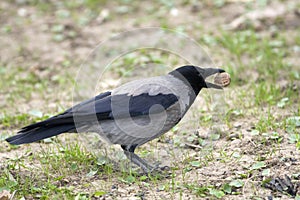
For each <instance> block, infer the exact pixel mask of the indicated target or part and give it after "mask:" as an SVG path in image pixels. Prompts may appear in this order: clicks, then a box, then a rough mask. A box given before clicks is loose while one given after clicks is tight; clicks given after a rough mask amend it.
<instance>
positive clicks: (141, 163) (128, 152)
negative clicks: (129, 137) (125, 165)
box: [121, 145, 156, 173]
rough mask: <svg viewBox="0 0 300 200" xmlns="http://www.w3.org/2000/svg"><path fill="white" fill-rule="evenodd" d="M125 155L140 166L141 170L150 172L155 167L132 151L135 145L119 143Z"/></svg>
mask: <svg viewBox="0 0 300 200" xmlns="http://www.w3.org/2000/svg"><path fill="white" fill-rule="evenodd" d="M121 147H122V149H123V151H124V153H125V155H126V157H127V158H128V159H129V160H130V161H132V162H133V163H134V164H136V165H138V166H139V167H141V168H142V170H143V171H144V172H146V173H149V172H152V171H153V170H154V169H155V168H156V167H154V166H152V165H150V164H149V163H147V162H146V161H145V160H143V159H142V158H140V157H139V156H138V155H136V154H135V153H134V150H135V148H136V147H137V145H129V146H127V145H121Z"/></svg>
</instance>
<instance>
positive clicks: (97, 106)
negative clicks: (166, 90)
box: [70, 93, 178, 120]
mask: <svg viewBox="0 0 300 200" xmlns="http://www.w3.org/2000/svg"><path fill="white" fill-rule="evenodd" d="M177 101H178V98H177V96H176V95H174V94H157V95H149V94H148V93H142V94H140V95H136V96H130V95H127V94H118V95H114V96H111V95H109V96H106V97H104V98H102V99H98V100H95V101H89V102H88V103H86V104H82V105H81V106H80V107H76V109H72V110H71V111H70V112H71V113H72V114H73V115H76V117H78V118H80V117H82V120H84V119H88V118H89V116H92V115H94V116H95V115H96V116H97V118H98V120H107V119H114V118H122V117H136V116H140V115H148V114H149V112H150V108H152V109H151V112H152V113H159V112H162V111H163V110H166V109H167V108H169V107H170V106H171V105H173V104H175V103H176V102H177ZM154 105H158V106H154ZM153 106H154V107H153ZM153 108H154V109H153Z"/></svg>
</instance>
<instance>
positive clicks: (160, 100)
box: [6, 65, 225, 172]
mask: <svg viewBox="0 0 300 200" xmlns="http://www.w3.org/2000/svg"><path fill="white" fill-rule="evenodd" d="M223 72H225V71H224V70H223V69H217V68H200V67H197V66H191V65H187V66H182V67H179V68H177V69H175V70H174V71H171V72H170V73H168V74H167V75H164V76H158V77H151V78H146V79H140V80H135V81H131V82H128V83H126V84H124V85H121V86H120V87H117V88H115V89H114V90H112V91H108V92H104V93H101V94H99V95H98V96H96V97H94V98H91V99H89V100H86V101H84V102H81V103H79V104H77V105H75V106H73V107H72V108H70V109H68V110H66V111H65V112H63V113H61V114H59V115H56V116H54V117H51V118H49V119H46V120H44V121H41V122H38V123H35V124H31V125H29V126H26V127H23V128H22V129H21V130H20V131H19V132H18V134H17V135H15V136H12V137H9V138H7V139H6V141H7V142H9V143H10V144H14V145H19V144H25V143H31V142H35V141H39V140H42V139H45V138H49V137H52V136H56V135H59V134H61V133H66V132H77V133H84V132H96V133H98V134H99V135H100V136H101V137H102V138H104V139H105V140H107V141H108V142H110V143H112V144H119V145H121V147H122V149H123V151H124V153H125V155H126V156H127V158H128V159H130V160H131V161H132V162H133V163H135V164H136V165H138V166H140V167H141V168H142V169H143V170H144V171H145V172H151V171H152V170H153V169H156V167H154V166H152V165H150V164H148V163H147V162H146V161H144V160H143V159H141V158H140V157H139V156H138V155H136V154H135V153H134V151H135V149H136V148H137V147H138V146H141V145H142V144H145V143H146V142H148V141H150V140H153V139H154V138H157V137H159V136H161V135H162V134H164V133H165V132H167V131H169V130H170V129H171V128H172V127H174V126H175V125H176V124H177V123H178V122H179V121H180V120H181V119H182V118H183V116H184V115H185V113H186V112H187V111H188V109H189V108H190V107H191V105H192V104H193V102H194V100H195V98H196V96H197V95H198V94H199V92H200V90H201V89H202V88H215V89H222V85H221V86H220V85H218V84H213V83H210V82H207V81H205V79H206V78H207V77H209V76H211V75H213V74H217V73H223Z"/></svg>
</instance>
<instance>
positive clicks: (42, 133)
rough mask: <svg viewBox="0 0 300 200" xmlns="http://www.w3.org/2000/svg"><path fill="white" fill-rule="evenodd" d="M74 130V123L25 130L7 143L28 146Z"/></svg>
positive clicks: (10, 138) (8, 139)
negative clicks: (27, 144)
mask: <svg viewBox="0 0 300 200" xmlns="http://www.w3.org/2000/svg"><path fill="white" fill-rule="evenodd" d="M72 130H74V132H76V130H75V126H74V123H70V124H63V125H54V126H51V125H50V126H40V127H34V128H25V129H22V130H20V131H19V132H18V134H17V135H15V136H12V137H9V138H7V139H6V141H7V142H9V143H10V144H14V145H19V144H26V143H31V142H36V141H39V140H42V139H45V138H49V137H52V136H56V135H59V134H61V133H65V132H71V131H72Z"/></svg>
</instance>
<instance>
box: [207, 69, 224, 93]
mask: <svg viewBox="0 0 300 200" xmlns="http://www.w3.org/2000/svg"><path fill="white" fill-rule="evenodd" d="M223 72H225V70H223V69H218V68H204V71H203V72H202V73H201V75H202V77H203V78H204V79H206V78H207V77H209V76H211V75H214V74H217V73H223ZM205 83H206V87H207V88H215V89H223V87H222V86H220V85H216V84H213V83H210V82H208V81H205Z"/></svg>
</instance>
